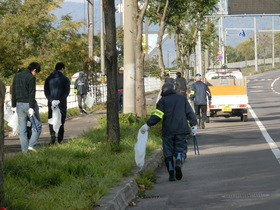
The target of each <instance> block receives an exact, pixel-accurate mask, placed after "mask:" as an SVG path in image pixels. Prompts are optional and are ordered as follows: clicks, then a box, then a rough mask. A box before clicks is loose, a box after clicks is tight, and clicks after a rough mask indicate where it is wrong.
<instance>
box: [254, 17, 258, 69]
mask: <svg viewBox="0 0 280 210" xmlns="http://www.w3.org/2000/svg"><path fill="white" fill-rule="evenodd" d="M254 41H255V70H256V71H258V43H257V42H258V41H257V18H256V16H254Z"/></svg>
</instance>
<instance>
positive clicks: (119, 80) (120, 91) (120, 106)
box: [117, 68, 123, 113]
mask: <svg viewBox="0 0 280 210" xmlns="http://www.w3.org/2000/svg"><path fill="white" fill-rule="evenodd" d="M117 86H118V87H117V88H118V109H119V112H120V113H121V112H122V111H123V68H120V70H119V73H118V77H117Z"/></svg>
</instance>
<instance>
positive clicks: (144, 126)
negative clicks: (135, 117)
mask: <svg viewBox="0 0 280 210" xmlns="http://www.w3.org/2000/svg"><path fill="white" fill-rule="evenodd" d="M149 128H150V127H149V126H148V125H147V124H144V125H143V126H142V127H141V128H140V130H141V132H143V133H145V132H146V131H148V130H149Z"/></svg>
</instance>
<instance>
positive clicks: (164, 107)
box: [147, 89, 197, 136]
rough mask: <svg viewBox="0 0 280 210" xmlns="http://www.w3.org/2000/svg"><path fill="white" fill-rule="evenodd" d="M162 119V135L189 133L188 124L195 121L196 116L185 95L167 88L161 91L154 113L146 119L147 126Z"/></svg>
mask: <svg viewBox="0 0 280 210" xmlns="http://www.w3.org/2000/svg"><path fill="white" fill-rule="evenodd" d="M161 119H162V135H163V136H166V135H179V134H188V133H190V128H189V125H188V122H189V123H190V126H194V125H196V123H197V120H196V116H195V114H194V112H193V109H192V108H191V106H190V104H189V102H188V101H187V100H186V97H185V96H183V95H179V94H176V92H175V90H173V89H169V90H167V91H165V92H164V93H162V98H161V99H160V100H159V101H158V103H157V105H156V111H155V113H154V114H153V115H152V116H151V117H150V119H149V120H148V121H147V125H148V126H153V125H155V124H157V123H158V122H159V121H160V120H161Z"/></svg>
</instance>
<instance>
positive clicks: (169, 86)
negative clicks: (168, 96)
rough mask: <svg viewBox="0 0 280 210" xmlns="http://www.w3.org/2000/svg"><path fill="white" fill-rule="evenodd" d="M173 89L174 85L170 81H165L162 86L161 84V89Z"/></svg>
mask: <svg viewBox="0 0 280 210" xmlns="http://www.w3.org/2000/svg"><path fill="white" fill-rule="evenodd" d="M165 88H166V89H167V90H168V89H173V88H174V85H173V84H172V83H170V82H167V83H165V84H164V85H163V86H162V90H163V89H165Z"/></svg>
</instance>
